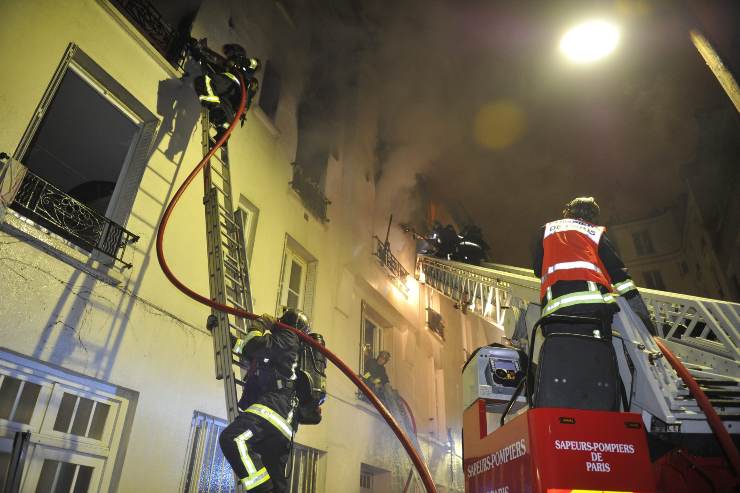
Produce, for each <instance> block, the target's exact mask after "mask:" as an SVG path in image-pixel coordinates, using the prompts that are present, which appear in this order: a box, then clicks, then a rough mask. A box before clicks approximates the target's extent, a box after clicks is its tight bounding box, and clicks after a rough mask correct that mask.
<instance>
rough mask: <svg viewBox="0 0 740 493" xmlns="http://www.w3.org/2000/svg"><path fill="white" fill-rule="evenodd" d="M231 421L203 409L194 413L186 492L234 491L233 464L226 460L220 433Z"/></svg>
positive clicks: (187, 462) (221, 492)
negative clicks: (222, 450) (220, 444)
mask: <svg viewBox="0 0 740 493" xmlns="http://www.w3.org/2000/svg"><path fill="white" fill-rule="evenodd" d="M228 424H229V423H228V422H227V421H225V420H223V419H219V418H216V417H214V416H210V415H208V414H205V413H202V412H200V411H195V412H194V413H193V421H192V425H191V428H190V439H189V441H188V449H187V450H188V455H187V457H186V459H185V460H186V462H185V476H184V478H183V484H182V487H181V488H180V491H182V492H183V493H191V492H192V493H196V492H198V493H210V492H219V493H235V492H236V485H235V483H234V476H233V473H232V472H231V466H230V465H229V463H228V462H227V461H226V458H225V457H224V454H223V453H222V452H221V447H219V445H218V436H219V435H220V434H221V432H222V431H223V429H224V428H226V426H227V425H228Z"/></svg>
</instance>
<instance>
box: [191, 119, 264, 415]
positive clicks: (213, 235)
mask: <svg viewBox="0 0 740 493" xmlns="http://www.w3.org/2000/svg"><path fill="white" fill-rule="evenodd" d="M201 125H202V129H203V155H204V156H205V155H206V154H208V152H209V151H210V150H211V149H212V147H213V146H215V144H216V141H217V140H218V139H217V137H216V136H215V135H214V134H215V133H216V129H215V128H214V127H213V126H212V125H211V124H210V122H209V119H208V111H207V110H203V112H202V116H201ZM227 144H228V141H227V143H224V145H223V146H221V148H220V150H219V151H220V152H217V153H216V154H214V156H213V157H212V158H211V160H210V161H209V163H208V164H207V165H206V166H205V168H204V170H203V171H204V173H203V178H204V185H205V189H204V197H203V204H204V205H205V213H206V235H207V245H208V280H209V285H210V296H211V299H212V300H214V301H216V302H218V303H220V304H223V305H228V306H232V307H235V308H239V309H241V310H245V311H248V312H251V311H252V293H251V290H250V284H249V269H248V265H247V256H246V252H245V251H244V245H245V243H244V222H243V220H242V215H241V211H234V204H233V198H232V195H231V170H230V168H229V150H228V145H227ZM208 328H209V329H210V330H211V331H212V332H213V350H214V355H215V360H216V378H217V379H219V380H223V383H224V391H225V395H226V412H227V416H228V418H229V420H230V421H231V420H234V419H235V418H236V416H237V415H238V413H239V409H238V408H237V401H238V397H237V390H236V386H237V385H238V384H239V383H240V382H241V379H240V378H237V376H236V375H235V372H234V367H235V366H236V367H238V368H242V366H241V364H240V363H239V362H238V359H237V360H235V359H234V356H233V354H232V350H231V348H232V343H231V336H232V334H233V335H234V336H237V337H239V336H240V335H245V334H246V329H247V321H246V320H245V319H243V318H241V317H235V316H233V315H230V314H228V313H225V312H223V311H219V310H216V309H212V311H211V316H210V317H208ZM237 371H239V370H237Z"/></svg>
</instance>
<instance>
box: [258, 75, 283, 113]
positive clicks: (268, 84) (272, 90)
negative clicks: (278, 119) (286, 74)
mask: <svg viewBox="0 0 740 493" xmlns="http://www.w3.org/2000/svg"><path fill="white" fill-rule="evenodd" d="M281 82H282V81H281V79H280V74H279V73H278V71H277V69H275V64H274V63H272V62H271V61H268V62H267V63H266V64H265V73H264V75H263V76H262V84H261V92H260V100H259V107H260V108H261V109H262V111H263V112H264V113H265V115H267V116H268V117H269V118H270V119H271V120H273V121H274V120H275V115H277V109H278V104H279V103H280V89H281Z"/></svg>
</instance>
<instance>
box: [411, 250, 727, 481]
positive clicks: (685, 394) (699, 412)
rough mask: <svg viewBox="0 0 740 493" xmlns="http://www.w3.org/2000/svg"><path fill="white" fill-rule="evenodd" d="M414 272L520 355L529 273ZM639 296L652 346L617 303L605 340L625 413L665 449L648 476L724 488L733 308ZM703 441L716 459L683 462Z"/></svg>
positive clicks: (531, 300) (454, 268) (426, 266)
mask: <svg viewBox="0 0 740 493" xmlns="http://www.w3.org/2000/svg"><path fill="white" fill-rule="evenodd" d="M416 272H417V276H418V278H419V280H420V281H421V282H424V283H426V285H427V286H429V287H430V288H432V289H434V290H436V291H438V292H439V293H440V294H441V295H443V296H445V297H447V298H449V299H451V300H452V301H453V302H454V303H455V304H456V306H458V307H459V308H460V309H461V310H462V311H464V312H466V313H469V314H471V315H473V316H477V317H480V318H483V319H484V320H486V321H487V322H489V323H490V324H492V325H493V326H494V327H497V328H499V329H500V330H502V331H505V332H506V335H507V336H510V337H511V338H513V339H515V340H518V341H519V342H520V343H521V345H522V346H527V344H528V342H529V340H530V338H531V337H532V329H533V328H534V326H535V325H536V322H537V320H538V318H539V312H540V307H539V279H537V278H536V277H534V275H533V273H532V271H530V270H527V269H522V268H518V267H511V266H505V265H497V264H482V265H481V266H475V265H469V264H464V263H459V262H453V261H448V260H443V259H439V258H434V257H429V256H420V257H419V258H418V262H417V269H416ZM640 292H641V294H642V297H643V299H644V300H645V302H646V304H647V305H648V307H649V309H650V312H651V315H652V317H653V320H654V322H655V325H656V326H657V328H658V332H659V334H658V335H659V337H657V338H653V337H652V336H651V335H650V334H649V333H648V332H647V330H646V329H645V328H644V326H643V325H642V323H641V321H640V320H639V319H638V318H637V317H636V316H635V315H634V313H632V311H631V310H630V309H629V307H628V305H627V304H626V302H625V300H622V299H618V300H617V302H618V304H619V306H620V311H619V313H617V314H616V316H615V317H614V322H613V325H612V329H613V333H614V337H613V340H612V341H613V345H614V350H615V351H614V352H615V354H616V359H617V363H618V366H619V375H620V378H621V380H622V382H623V383H624V386H625V388H626V389H628V390H629V392H628V395H627V405H626V406H625V412H626V411H630V412H632V413H637V414H638V415H639V416H640V417H641V418H642V420H641V421H642V422H643V423H644V426H645V429H646V431H647V432H648V433H649V434H650V435H651V436H653V437H658V438H660V439H662V440H665V441H667V442H668V443H674V444H675V447H676V448H675V449H674V451H673V452H672V453H670V454H665V455H664V456H663V457H664V459H662V460H663V461H664V463H665V462H667V464H665V465H666V467H663V468H662V470H661V469H660V467H661V466H660V464H659V462H660V461H658V462H656V463H655V464H654V468H655V470H656V471H668V470H672V469H677V464H679V465H678V469H683V470H682V471H681V470H679V471H678V472H679V473H680V475H679V477H683V473H684V472H686V471H688V470H692V471H697V473H696V477H699V476H702V475H703V476H702V477H701V478H700V479H698V481H699V482H700V483H701V482H705V483H706V482H707V481H712V482H713V484H714V486H713V487H716V486H717V485H718V484H722V483H727V484H729V482H731V481H732V475H731V473H729V470H728V469H727V468H726V465H724V466H723V464H726V463H724V462H723V460H724V459H723V458H722V455H723V452H724V453H725V454H726V455H727V457H728V459H729V461H730V464H731V465H733V466H736V465H737V460H736V459H737V449H736V448H735V446H734V444H732V443H731V442H732V441H735V442H737V441H738V434H739V433H740V432H739V431H738V428H739V427H740V305H738V304H737V303H729V302H724V301H719V300H711V299H706V298H699V297H693V296H687V295H678V294H674V293H666V292H661V291H656V290H649V289H641V290H640ZM471 407H472V406H471ZM497 425H498V423H497ZM720 428H723V429H724V430H722V429H720ZM490 431H491V430H490V429H489V430H481V433H486V432H490ZM723 431H724V432H723ZM713 433H715V434H716V436H717V438H718V441H719V442H720V444H722V448H721V449H720V448H719V447H715V448H716V450H717V452H716V454H715V455H716V457H715V458H716V459H717V460H715V461H712V460H710V459H707V458H705V457H701V454H699V455H696V454H694V453H692V450H694V451H696V450H701V449H704V450H705V451H706V449H707V444H708V443H710V444H715V445H716V443H717V442H716V441H714V439H713V437H711V435H712V434H713ZM728 438H729V442H730V443H728ZM713 446H714V445H710V447H709V448H712V447H713ZM728 450H729V451H728ZM710 455H711V454H710ZM666 457H667V458H666ZM733 457H735V460H733ZM656 464H657V466H656ZM723 467H724V469H723ZM728 473H729V474H728ZM660 474H661V473H660V472H659V475H660ZM704 476H706V477H704ZM708 478H711V479H708ZM675 480H676V481H684V480H683V479H678V478H676V479H675ZM669 489H670V487H669ZM473 491H474V490H473ZM494 491H497V490H494ZM671 491H672V490H671ZM707 491H714V490H712V489H708V490H707ZM716 491H724V490H716Z"/></svg>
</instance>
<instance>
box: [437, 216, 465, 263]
mask: <svg viewBox="0 0 740 493" xmlns="http://www.w3.org/2000/svg"><path fill="white" fill-rule="evenodd" d="M436 240H437V244H436V247H437V252H436V254H435V255H436V256H437V257H439V258H443V259H445V260H450V258H452V254H453V253H454V252H455V249H456V248H457V244H458V243H459V242H460V238H459V237H458V236H457V232H456V231H455V227H454V226H453V225H452V224H448V225H447V226H445V227H444V228H442V229H441V230H439V233H438V234H437V236H436Z"/></svg>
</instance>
